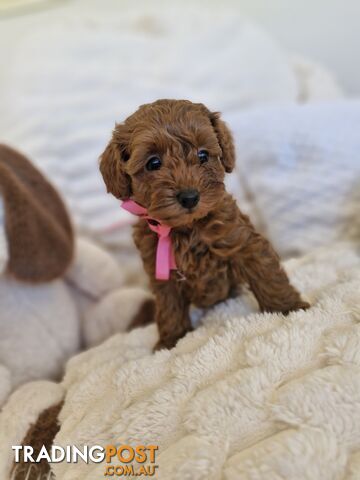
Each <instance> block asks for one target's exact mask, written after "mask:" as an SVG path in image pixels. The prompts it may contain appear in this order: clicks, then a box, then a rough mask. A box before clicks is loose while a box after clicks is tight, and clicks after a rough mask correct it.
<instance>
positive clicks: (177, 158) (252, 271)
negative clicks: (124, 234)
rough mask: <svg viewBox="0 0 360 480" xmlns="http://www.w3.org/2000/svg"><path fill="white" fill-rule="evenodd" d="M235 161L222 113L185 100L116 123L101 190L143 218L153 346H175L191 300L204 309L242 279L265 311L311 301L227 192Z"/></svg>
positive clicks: (140, 235) (139, 238)
mask: <svg viewBox="0 0 360 480" xmlns="http://www.w3.org/2000/svg"><path fill="white" fill-rule="evenodd" d="M234 163H235V151H234V144H233V140H232V136H231V133H230V131H229V129H228V128H227V126H226V125H225V123H224V122H223V121H222V120H221V119H220V116H219V114H218V113H212V112H210V111H209V110H208V109H207V108H206V107H205V106H204V105H202V104H195V103H191V102H189V101H185V100H158V101H156V102H154V103H151V104H148V105H142V106H141V107H140V108H139V109H138V110H137V111H136V112H135V113H134V114H133V115H131V116H130V117H129V118H127V119H126V120H125V122H124V123H122V124H118V125H116V128H115V130H114V132H113V135H112V139H111V141H110V143H109V144H108V146H107V147H106V149H105V151H104V153H103V154H102V156H101V161H100V170H101V173H102V175H103V177H104V181H105V183H106V186H107V190H108V192H111V193H112V194H113V195H114V196H115V197H117V198H119V199H122V200H127V202H125V204H130V205H128V209H129V210H131V211H133V212H134V213H136V214H138V215H140V216H143V217H144V218H141V219H140V220H139V222H138V223H137V224H136V225H135V227H134V240H135V244H136V246H137V248H138V249H139V250H140V254H141V257H142V260H143V263H144V267H145V270H146V272H147V274H148V275H149V278H150V282H151V287H152V290H153V292H154V294H155V297H156V309H155V318H156V322H157V325H158V328H159V334H160V339H159V342H158V344H157V346H156V347H155V348H157V349H159V348H171V347H173V346H174V345H175V344H176V342H177V341H178V340H179V339H180V338H181V337H183V336H184V335H185V334H186V332H188V331H189V330H191V323H190V318H189V306H190V304H193V305H196V306H198V307H202V308H207V307H210V306H211V305H214V304H216V303H218V302H220V301H223V300H226V299H227V298H229V297H233V296H235V295H238V294H239V293H240V288H241V285H244V284H247V285H248V286H249V287H250V289H251V290H252V292H253V293H254V295H255V297H256V299H257V301H258V303H259V306H260V309H261V310H262V311H267V312H283V313H288V312H289V311H291V310H298V309H306V308H308V307H309V304H308V303H306V302H305V301H303V300H302V299H301V297H300V295H299V293H298V292H297V291H296V290H295V288H294V287H292V285H291V284H290V282H289V279H288V277H287V275H286V273H285V272H284V270H283V269H282V267H281V265H280V262H279V258H278V256H277V254H276V253H275V251H274V250H273V248H272V246H271V245H270V243H269V242H268V241H267V240H266V239H265V238H264V237H262V236H261V235H260V234H259V233H257V232H256V231H255V229H254V227H253V226H252V224H251V223H250V220H249V218H248V217H247V216H246V215H244V214H243V213H242V212H241V211H240V210H239V208H238V206H237V205H236V202H235V200H234V199H233V198H232V197H231V195H230V194H228V193H227V192H226V190H225V186H224V176H225V173H226V172H231V171H232V169H233V168H234ZM129 199H131V201H130V202H129ZM135 202H136V203H135ZM170 270H171V272H170ZM167 278H168V279H167Z"/></svg>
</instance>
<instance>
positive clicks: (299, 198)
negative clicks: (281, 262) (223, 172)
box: [226, 100, 360, 256]
mask: <svg viewBox="0 0 360 480" xmlns="http://www.w3.org/2000/svg"><path fill="white" fill-rule="evenodd" d="M226 120H227V121H228V123H229V125H230V127H231V129H232V131H233V133H234V136H235V139H236V148H237V159H238V160H237V166H236V171H235V172H234V174H232V177H231V178H230V181H229V188H230V190H231V191H232V192H233V193H234V195H235V196H236V197H237V198H238V202H239V204H240V207H241V206H242V204H243V201H244V199H245V200H246V203H245V205H244V206H245V210H247V211H248V212H249V213H250V216H251V218H252V219H253V221H254V223H256V224H257V225H258V226H259V227H260V228H261V229H262V230H263V231H264V233H265V234H266V235H267V236H268V237H269V238H270V239H271V240H272V242H273V244H274V245H275V247H276V248H277V250H278V251H279V252H280V253H281V254H282V255H283V256H289V255H293V254H299V253H302V252H306V251H308V250H310V249H311V248H313V247H317V246H320V245H325V244H329V243H330V242H332V241H334V240H338V239H351V238H358V239H359V240H360V134H359V132H360V101H359V100H352V101H340V102H333V103H326V104H324V103H319V104H307V105H303V106H296V105H295V106H286V107H278V108H273V107H271V108H262V109H254V110H251V111H246V112H242V113H236V114H231V115H227V116H226ZM239 186H240V188H239Z"/></svg>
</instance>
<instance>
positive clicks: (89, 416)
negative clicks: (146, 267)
mask: <svg viewBox="0 0 360 480" xmlns="http://www.w3.org/2000/svg"><path fill="white" fill-rule="evenodd" d="M286 268H287V271H288V272H289V274H290V276H291V278H292V281H293V282H294V284H295V285H296V286H297V287H298V288H299V289H300V290H301V291H302V292H304V293H305V294H306V295H307V297H308V298H309V299H310V301H311V303H312V304H313V307H312V308H311V309H310V310H308V311H306V312H303V311H300V312H296V313H291V314H290V315H289V316H287V317H284V316H283V315H279V314H259V313H249V312H251V311H253V310H254V306H253V301H252V299H251V298H250V295H249V296H248V297H246V298H242V299H236V300H230V301H228V302H227V303H224V304H220V305H219V306H217V307H216V308H214V309H213V310H212V311H210V312H209V313H208V314H207V315H206V317H205V319H204V322H203V326H200V327H199V328H198V329H197V330H195V331H194V332H193V333H191V334H188V335H187V336H186V337H185V338H184V339H183V340H181V341H180V342H179V344H178V345H177V347H176V348H175V349H173V350H171V351H161V352H157V353H156V354H153V353H152V352H151V349H152V346H153V344H154V343H155V341H156V339H157V338H156V337H157V333H156V329H155V327H154V326H150V327H147V328H146V329H137V330H134V331H133V332H132V333H130V334H119V335H117V336H115V337H113V338H112V339H110V340H109V341H107V342H106V343H104V344H103V345H101V346H99V347H97V348H95V349H92V350H90V351H88V352H85V353H83V354H81V355H79V356H77V357H75V358H73V359H72V360H71V361H70V363H69V365H68V369H67V375H66V378H65V380H64V382H63V383H62V384H60V385H55V384H50V383H41V384H34V385H28V386H25V387H23V389H22V390H19V391H18V392H16V393H15V394H14V395H13V397H12V399H11V401H10V402H9V404H8V405H7V407H6V408H5V409H4V411H3V413H2V415H1V416H0V445H5V444H6V443H7V444H9V443H10V442H16V441H18V442H19V441H20V439H21V438H19V436H20V437H21V433H20V431H19V425H18V420H17V418H16V417H17V412H18V411H21V412H22V422H23V426H24V424H25V419H26V418H30V417H31V415H32V416H33V415H34V411H35V410H36V408H35V403H36V402H39V403H41V405H42V408H46V407H47V406H49V405H51V403H56V402H58V401H59V399H61V397H62V395H63V394H64V392H66V399H65V405H64V408H63V410H62V412H61V416H60V421H61V429H60V431H59V433H58V435H57V437H56V438H55V444H56V445H73V444H77V445H84V444H85V445H94V444H100V445H106V444H113V443H119V444H122V443H125V444H131V445H136V444H145V445H149V444H157V445H159V453H158V457H157V464H158V465H159V471H158V475H157V477H156V478H159V479H166V480H186V479H189V480H190V479H191V480H196V479H204V480H205V479H206V480H208V479H210V480H220V479H221V480H225V479H226V480H229V479H231V480H232V479H234V480H235V479H236V480H238V479H239V478H241V479H244V480H248V479H251V480H255V479H264V480H275V479H276V480H278V479H287V480H291V479H294V480H295V479H297V480H298V479H301V480H304V479H308V480H315V479H316V480H321V479H326V480H329V479H340V478H341V479H343V478H346V479H348V480H349V479H358V478H359V476H360V325H359V323H358V322H359V321H360V257H359V255H358V254H357V253H356V252H355V251H354V250H352V249H351V248H348V247H346V246H339V245H337V246H334V247H333V248H332V249H331V250H321V251H318V252H316V253H314V254H312V255H308V256H306V257H305V258H304V259H301V260H292V261H290V262H287V264H286ZM14 418H15V419H16V420H13V419H14ZM10 463H11V458H9V450H8V449H4V450H3V451H2V452H1V448H0V472H3V475H2V476H1V478H6V476H5V470H6V469H5V467H4V466H5V465H6V464H7V465H8V466H9V464H10ZM1 466H2V467H3V470H1ZM52 468H53V471H54V472H55V474H56V478H61V479H62V480H67V479H72V480H77V479H78V480H85V479H94V480H95V479H96V478H102V477H103V475H104V468H105V467H104V464H88V465H86V464H84V463H82V462H80V463H78V464H66V463H61V464H54V465H53V466H52Z"/></svg>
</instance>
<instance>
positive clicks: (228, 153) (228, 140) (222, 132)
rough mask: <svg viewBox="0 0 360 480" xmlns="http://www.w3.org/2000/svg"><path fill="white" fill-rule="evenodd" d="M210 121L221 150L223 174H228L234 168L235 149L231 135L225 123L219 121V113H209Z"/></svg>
mask: <svg viewBox="0 0 360 480" xmlns="http://www.w3.org/2000/svg"><path fill="white" fill-rule="evenodd" d="M210 121H211V124H212V126H213V127H214V130H215V133H216V136H217V138H218V141H219V144H220V147H221V150H222V155H221V162H222V164H223V165H224V168H225V172H227V173H230V172H232V170H233V168H234V166H235V147H234V140H233V137H232V134H231V132H230V130H229V128H228V126H227V125H226V123H225V122H224V121H223V120H221V118H220V113H219V112H213V113H210Z"/></svg>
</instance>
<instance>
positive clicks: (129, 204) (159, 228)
mask: <svg viewBox="0 0 360 480" xmlns="http://www.w3.org/2000/svg"><path fill="white" fill-rule="evenodd" d="M121 207H122V208H123V209H124V210H127V211H128V212H130V213H132V214H133V215H137V216H139V217H142V218H144V219H145V220H147V222H148V225H149V228H150V230H152V231H153V232H155V233H157V235H158V237H159V240H158V245H157V249H156V270H155V278H156V279H157V280H169V278H170V271H171V270H176V262H175V256H174V252H173V249H172V247H171V239H170V232H171V227H168V226H167V225H163V224H161V223H160V222H159V221H158V220H156V219H155V218H151V217H149V216H148V214H147V210H146V208H144V207H142V206H141V205H139V204H138V203H136V202H134V201H133V200H125V201H124V202H122V204H121Z"/></svg>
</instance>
